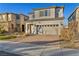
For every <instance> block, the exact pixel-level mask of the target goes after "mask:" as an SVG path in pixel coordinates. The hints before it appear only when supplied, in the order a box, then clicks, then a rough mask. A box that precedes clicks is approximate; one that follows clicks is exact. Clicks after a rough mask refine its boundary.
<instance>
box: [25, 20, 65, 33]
mask: <svg viewBox="0 0 79 59" xmlns="http://www.w3.org/2000/svg"><path fill="white" fill-rule="evenodd" d="M63 22H64V21H63V20H52V21H40V20H39V21H29V22H26V33H28V31H29V32H30V29H29V30H27V29H28V25H29V24H33V25H47V26H48V25H57V24H58V25H59V26H57V27H56V26H53V27H43V34H45V35H47V34H49V35H51V34H52V35H60V30H61V29H62V28H63V25H61V24H63ZM31 30H33V29H32V27H31Z"/></svg>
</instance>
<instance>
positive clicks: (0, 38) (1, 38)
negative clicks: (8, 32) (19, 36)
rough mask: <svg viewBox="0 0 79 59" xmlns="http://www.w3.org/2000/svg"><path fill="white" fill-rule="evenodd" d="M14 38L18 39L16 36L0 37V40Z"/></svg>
mask: <svg viewBox="0 0 79 59" xmlns="http://www.w3.org/2000/svg"><path fill="white" fill-rule="evenodd" d="M13 38H16V36H0V40H6V39H13Z"/></svg>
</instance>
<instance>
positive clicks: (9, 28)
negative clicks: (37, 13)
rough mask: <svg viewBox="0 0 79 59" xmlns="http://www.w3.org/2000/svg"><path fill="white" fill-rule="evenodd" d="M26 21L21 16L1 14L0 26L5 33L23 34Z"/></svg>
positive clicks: (25, 18)
mask: <svg viewBox="0 0 79 59" xmlns="http://www.w3.org/2000/svg"><path fill="white" fill-rule="evenodd" d="M27 19H28V17H27V16H25V15H23V14H15V13H1V14H0V25H2V26H3V29H4V30H5V31H6V32H24V31H25V21H26V20H27Z"/></svg>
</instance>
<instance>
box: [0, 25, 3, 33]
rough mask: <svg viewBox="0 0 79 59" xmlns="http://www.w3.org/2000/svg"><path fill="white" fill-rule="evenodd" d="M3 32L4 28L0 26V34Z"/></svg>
mask: <svg viewBox="0 0 79 59" xmlns="http://www.w3.org/2000/svg"><path fill="white" fill-rule="evenodd" d="M3 32H4V26H3V25H1V24H0V33H3Z"/></svg>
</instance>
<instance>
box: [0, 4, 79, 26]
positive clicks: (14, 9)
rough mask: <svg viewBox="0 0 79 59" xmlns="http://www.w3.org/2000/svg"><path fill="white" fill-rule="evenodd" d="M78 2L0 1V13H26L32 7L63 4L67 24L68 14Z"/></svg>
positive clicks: (30, 10)
mask: <svg viewBox="0 0 79 59" xmlns="http://www.w3.org/2000/svg"><path fill="white" fill-rule="evenodd" d="M78 5H79V4H78V3H0V13H5V12H10V13H18V14H19V13H23V14H25V15H28V13H30V12H32V9H33V8H47V7H50V6H64V17H65V19H64V25H67V24H68V21H67V20H68V17H69V15H70V14H71V13H72V12H73V11H74V10H75V8H76V7H78Z"/></svg>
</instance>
